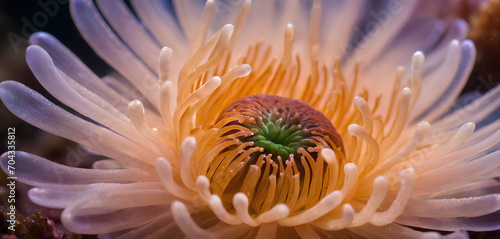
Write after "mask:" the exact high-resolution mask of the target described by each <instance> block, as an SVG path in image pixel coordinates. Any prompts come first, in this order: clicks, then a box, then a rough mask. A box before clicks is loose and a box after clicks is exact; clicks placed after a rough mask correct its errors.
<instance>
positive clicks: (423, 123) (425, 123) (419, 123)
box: [417, 121, 431, 129]
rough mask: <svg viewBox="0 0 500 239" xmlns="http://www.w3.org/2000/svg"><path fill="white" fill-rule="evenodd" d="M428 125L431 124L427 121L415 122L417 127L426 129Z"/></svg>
mask: <svg viewBox="0 0 500 239" xmlns="http://www.w3.org/2000/svg"><path fill="white" fill-rule="evenodd" d="M429 127H431V124H429V122H427V121H420V122H418V124H417V128H422V129H428V128H429Z"/></svg>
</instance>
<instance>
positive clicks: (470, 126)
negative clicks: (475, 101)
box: [460, 122, 476, 131]
mask: <svg viewBox="0 0 500 239" xmlns="http://www.w3.org/2000/svg"><path fill="white" fill-rule="evenodd" d="M460 128H461V129H464V130H465V129H467V130H469V131H474V129H475V128H476V124H475V123H474V122H467V123H465V124H464V125H462V127H460Z"/></svg>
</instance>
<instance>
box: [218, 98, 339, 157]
mask: <svg viewBox="0 0 500 239" xmlns="http://www.w3.org/2000/svg"><path fill="white" fill-rule="evenodd" d="M229 117H236V118H238V119H239V120H235V121H232V122H229V123H228V124H226V126H229V125H235V124H237V125H241V126H243V127H245V128H247V129H249V130H251V131H252V132H253V135H251V136H245V137H239V139H240V140H241V141H242V142H253V147H259V148H262V150H263V151H262V152H259V154H264V155H270V156H271V158H272V160H273V161H274V162H275V163H279V161H280V159H278V157H279V158H281V160H285V161H286V160H289V159H290V160H291V159H292V158H293V159H295V161H297V160H298V159H300V154H299V153H298V150H299V149H301V148H302V149H306V150H307V149H308V148H310V147H314V146H317V145H318V144H322V145H323V146H325V147H329V148H331V149H338V150H340V151H342V152H343V148H344V146H343V143H342V138H341V137H340V135H339V133H338V132H337V130H336V129H335V127H333V125H332V123H331V122H330V121H329V120H328V119H327V118H326V117H325V116H324V115H323V114H321V113H320V112H319V111H317V110H315V109H314V108H313V107H311V106H310V105H308V104H306V103H304V102H301V101H299V100H294V99H289V98H285V97H280V96H276V95H263V94H258V95H251V96H247V97H244V98H241V99H239V100H237V101H236V102H234V103H233V104H231V105H230V106H229V107H228V108H227V109H226V110H225V111H224V112H223V113H222V115H221V116H220V117H219V121H220V120H221V119H224V118H229Z"/></svg>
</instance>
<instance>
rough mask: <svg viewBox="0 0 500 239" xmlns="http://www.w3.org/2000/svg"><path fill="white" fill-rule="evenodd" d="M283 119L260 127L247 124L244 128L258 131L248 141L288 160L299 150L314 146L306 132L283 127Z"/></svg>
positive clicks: (288, 126) (296, 128)
mask: <svg viewBox="0 0 500 239" xmlns="http://www.w3.org/2000/svg"><path fill="white" fill-rule="evenodd" d="M282 121H283V119H282V118H279V119H277V120H275V121H274V122H273V121H269V122H267V123H264V122H262V123H261V124H260V125H257V124H251V123H246V124H243V126H245V127H247V128H248V129H256V130H257V133H255V134H254V135H253V136H252V137H249V138H248V140H250V141H253V142H254V146H256V147H262V148H263V149H264V153H269V154H273V155H276V156H278V155H279V156H280V157H281V158H282V159H285V160H286V159H288V158H289V156H290V155H294V154H296V153H297V150H298V149H299V148H305V147H310V146H313V144H311V140H310V139H309V138H306V137H305V135H304V134H305V131H304V130H301V129H299V127H298V126H297V125H288V124H284V125H282Z"/></svg>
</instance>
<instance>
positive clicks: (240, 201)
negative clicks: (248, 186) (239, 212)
mask: <svg viewBox="0 0 500 239" xmlns="http://www.w3.org/2000/svg"><path fill="white" fill-rule="evenodd" d="M233 204H234V206H235V207H242V206H245V207H248V197H247V195H245V194H244V193H236V194H235V195H234V196H233Z"/></svg>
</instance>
